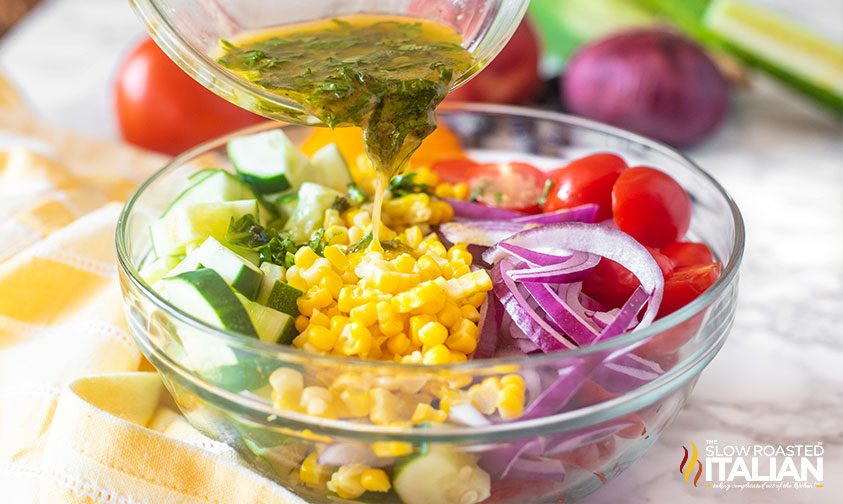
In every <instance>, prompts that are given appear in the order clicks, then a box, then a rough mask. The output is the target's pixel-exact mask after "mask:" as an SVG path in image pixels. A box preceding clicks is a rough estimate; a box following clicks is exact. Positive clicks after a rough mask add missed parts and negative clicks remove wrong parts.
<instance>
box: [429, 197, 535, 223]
mask: <svg viewBox="0 0 843 504" xmlns="http://www.w3.org/2000/svg"><path fill="white" fill-rule="evenodd" d="M443 201H445V202H447V203H448V204H449V205H451V208H453V209H454V217H456V218H457V219H464V220H510V219H515V218H519V217H525V216H526V214H524V213H522V212H516V211H514V210H506V209H504V208H496V207H491V206H487V205H482V204H480V203H473V202H471V201H462V200H456V199H450V198H443Z"/></svg>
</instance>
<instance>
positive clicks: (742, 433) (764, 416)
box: [0, 0, 843, 504]
mask: <svg viewBox="0 0 843 504" xmlns="http://www.w3.org/2000/svg"><path fill="white" fill-rule="evenodd" d="M772 1H773V0H765V2H766V3H771V2H772ZM775 3H778V4H783V5H787V4H788V2H787V1H786V0H775ZM791 5H792V4H791ZM799 5H800V14H801V16H802V17H806V15H808V17H813V18H816V19H818V20H819V21H820V23H819V24H821V25H823V26H825V27H827V28H831V29H834V28H835V24H836V27H837V29H843V27H841V26H840V19H843V16H841V10H843V3H840V2H837V1H835V0H811V1H810V2H800V4H799ZM806 5H807V6H813V7H815V9H808V8H806ZM806 13H807V14H806ZM830 20H831V21H830ZM834 20H836V22H835V21H834ZM59 34H60V35H61V36H60V37H59ZM140 35H141V26H140V24H139V23H138V22H137V21H136V20H135V18H134V16H133V14H132V13H131V12H130V9H129V6H128V3H127V2H120V1H116V0H48V1H46V2H45V3H44V4H43V5H42V6H41V7H40V8H39V9H38V10H37V12H36V13H35V14H34V15H33V16H31V17H30V18H28V19H27V20H26V21H25V22H24V23H22V24H21V25H20V26H19V27H18V28H16V29H15V30H14V31H13V32H12V33H11V34H10V35H9V36H8V37H6V38H5V39H4V40H2V41H0V69H1V70H2V71H4V72H5V73H6V74H7V75H9V76H10V77H11V79H12V80H13V82H15V83H16V84H17V85H18V86H19V87H20V88H21V89H22V90H23V91H24V92H25V93H26V95H27V98H28V99H29V100H30V103H31V105H32V107H33V108H34V109H35V110H36V111H37V112H38V113H39V114H40V115H41V116H42V117H43V118H44V120H45V121H46V122H49V123H51V124H54V125H58V126H63V127H67V128H72V129H75V130H77V131H79V132H83V133H87V134H89V135H92V136H96V137H104V138H116V136H117V135H116V128H115V126H114V119H113V116H112V112H111V110H112V107H111V90H110V77H111V75H112V73H113V72H114V68H115V67H116V62H117V60H118V59H119V57H120V55H121V54H123V53H124V52H125V51H126V50H127V48H128V47H129V46H130V45H131V42H132V41H133V40H134V39H136V38H137V37H139V36H140ZM734 102H735V103H734V105H735V106H734V107H733V109H732V113H731V117H730V118H729V120H728V123H727V125H726V126H725V127H724V128H722V129H721V130H720V131H719V132H718V133H717V134H716V135H715V136H714V137H713V138H712V139H711V140H709V141H708V142H707V143H706V144H705V145H704V146H702V147H700V148H698V149H696V150H693V151H691V152H690V155H691V156H692V157H693V158H694V159H696V160H697V161H698V162H699V163H700V164H701V165H702V166H703V167H704V168H706V169H707V170H708V171H710V172H711V173H712V174H713V175H714V176H715V177H717V178H718V179H719V180H720V181H721V182H722V183H723V185H724V186H725V187H726V188H727V190H729V191H730V192H731V194H732V195H733V196H734V198H735V199H736V200H737V202H738V205H739V206H740V208H741V209H742V211H743V214H744V218H745V220H746V227H747V246H746V255H745V262H744V265H743V267H742V275H743V276H742V281H741V293H740V300H739V306H738V310H737V318H736V321H735V326H734V329H733V330H732V333H731V336H730V338H729V340H728V341H727V343H726V346H725V347H724V348H723V350H722V352H721V353H720V355H718V356H717V358H715V360H714V361H713V362H712V363H711V365H710V366H709V368H708V369H707V370H706V371H705V372H704V373H703V375H702V377H701V379H700V380H699V383H698V385H697V387H696V389H695V390H694V392H693V395H692V396H691V398H690V400H689V402H688V405H687V407H686V408H685V409H684V410H683V411H682V412H681V413H680V414H679V417H678V418H677V419H676V421H675V422H674V423H673V424H672V425H671V426H670V427H669V428H668V429H667V431H666V432H665V433H664V435H663V436H662V438H661V439H660V440H659V441H658V442H657V443H656V444H655V445H654V446H653V447H652V448H651V449H650V450H649V451H648V452H647V453H646V454H645V455H644V457H643V458H642V459H641V460H640V461H639V462H637V463H636V464H635V465H634V466H633V467H632V468H631V469H629V470H628V471H626V472H625V473H623V474H621V475H620V476H619V477H618V478H616V479H615V480H614V481H612V482H610V483H609V484H608V485H607V486H606V488H604V489H603V490H601V491H600V492H598V493H597V494H596V495H593V496H591V497H589V498H588V499H587V502H589V503H592V504H598V503H611V502H621V501H622V502H628V503H633V504H643V503H647V502H656V503H659V502H677V503H678V502H683V503H684V502H691V503H705V502H722V503H744V502H757V503H784V502H789V503H790V502H797V503H811V504H813V503H821V502H822V503H832V502H843V129H841V125H840V123H835V122H834V121H833V120H830V119H829V118H828V117H824V116H822V115H821V114H818V113H817V112H816V111H815V110H814V109H813V108H811V107H810V106H807V105H805V104H803V103H802V102H801V101H800V100H799V99H796V98H794V97H792V96H790V95H789V94H788V93H787V92H785V91H782V90H781V89H779V88H777V87H775V86H774V85H772V84H768V83H765V82H759V83H757V85H756V87H755V89H754V90H753V91H751V92H749V91H739V92H737V93H735V95H734ZM704 439H716V440H719V441H720V442H721V443H723V444H725V443H771V444H788V443H816V442H822V443H823V445H824V447H825V457H824V458H825V461H824V463H825V488H821V489H813V490H781V491H779V490H743V491H741V490H731V491H728V492H727V491H723V490H716V489H702V488H696V489H695V488H693V487H690V486H688V485H685V484H684V482H682V481H681V479H680V478H679V477H678V471H677V465H678V463H679V455H680V454H681V452H682V450H681V446H682V445H683V444H685V443H687V442H688V441H689V440H699V441H698V442H702V440H704Z"/></svg>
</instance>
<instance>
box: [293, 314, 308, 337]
mask: <svg viewBox="0 0 843 504" xmlns="http://www.w3.org/2000/svg"><path fill="white" fill-rule="evenodd" d="M308 324H310V319H309V318H307V317H305V316H304V315H299V316H298V317H296V331H298V332H299V333H302V332H304V330H305V329H307V326H308Z"/></svg>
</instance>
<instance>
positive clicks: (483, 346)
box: [471, 293, 503, 359]
mask: <svg viewBox="0 0 843 504" xmlns="http://www.w3.org/2000/svg"><path fill="white" fill-rule="evenodd" d="M502 319H503V313H502V312H501V309H500V304H498V298H497V297H496V296H495V294H494V293H489V294H487V295H486V300H485V301H483V304H482V305H480V323H479V324H478V326H477V328H478V330H479V331H480V336H479V337H478V338H477V347H476V348H475V349H474V353H473V354H472V356H471V358H472V359H487V358H489V357H491V356H492V355H494V353H495V349H496V348H497V347H498V338H499V336H500V331H501V320H502Z"/></svg>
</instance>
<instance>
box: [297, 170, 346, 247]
mask: <svg viewBox="0 0 843 504" xmlns="http://www.w3.org/2000/svg"><path fill="white" fill-rule="evenodd" d="M342 197H344V194H343V193H340V192H338V191H335V190H333V189H331V188H329V187H325V186H323V185H320V184H314V183H312V182H305V183H303V184H302V185H301V187H300V188H299V202H298V205H296V212H295V213H294V214H293V216H292V217H291V218H290V220H288V221H287V224H286V225H285V226H284V229H285V230H286V231H289V232H290V234H291V237H292V239H293V240H294V241H295V242H296V243H304V242H306V241H308V240H310V236H311V235H312V234H313V232H314V231H316V230H317V229H319V228H320V227H322V223H323V222H324V220H325V210H327V209H329V208H331V206H332V205H333V204H334V202H335V201H336V200H337V198H342Z"/></svg>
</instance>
